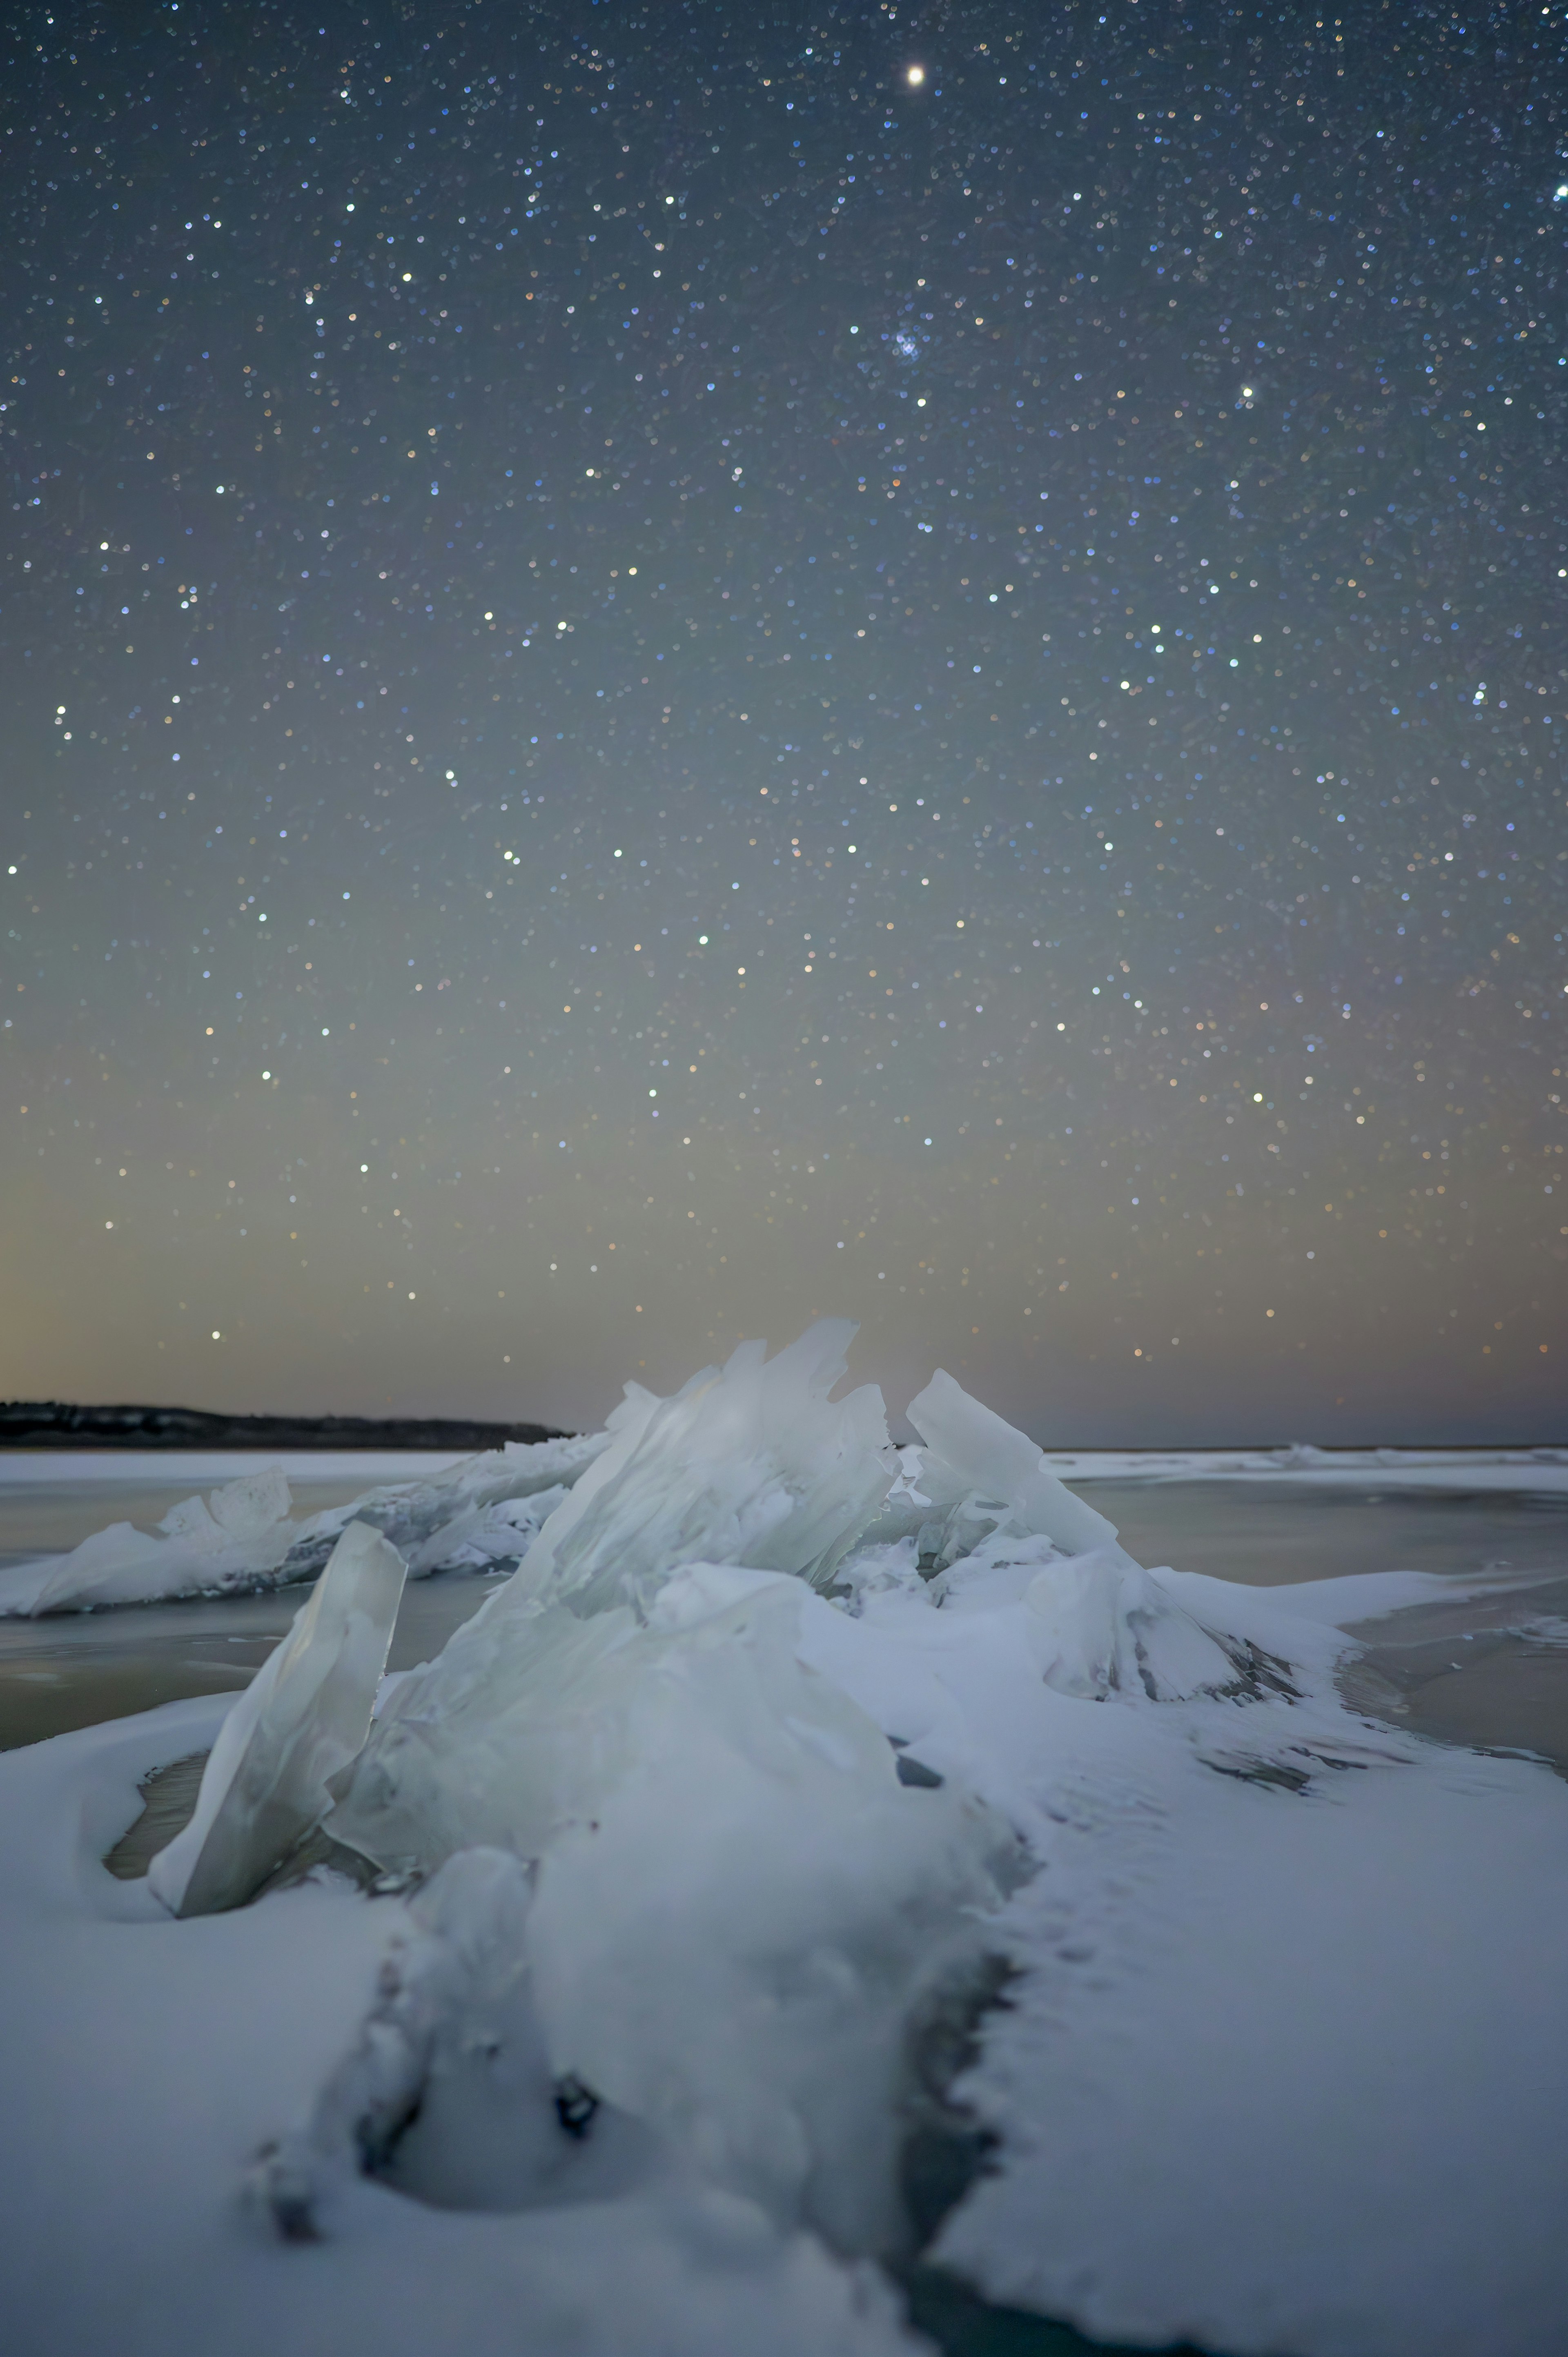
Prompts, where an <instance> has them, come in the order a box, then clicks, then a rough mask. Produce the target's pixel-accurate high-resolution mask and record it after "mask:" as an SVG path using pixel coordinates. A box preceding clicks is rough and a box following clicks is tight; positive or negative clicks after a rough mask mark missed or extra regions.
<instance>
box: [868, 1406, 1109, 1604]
mask: <svg viewBox="0 0 1568 2357" xmlns="http://www.w3.org/2000/svg"><path fill="white" fill-rule="evenodd" d="M909 1421H910V1423H911V1424H912V1425H913V1426H914V1427H915V1429H916V1431H917V1432H918V1434H919V1436H920V1437H921V1439H922V1440H924V1441H926V1442H927V1443H928V1444H929V1448H930V1449H931V1450H932V1452H933V1458H922V1463H921V1471H920V1487H921V1488H922V1489H923V1490H928V1491H930V1490H931V1485H932V1484H933V1483H937V1484H939V1485H941V1484H943V1482H944V1477H946V1479H945V1486H946V1489H947V1491H948V1493H949V1494H950V1492H951V1490H952V1488H953V1486H954V1481H953V1477H955V1476H956V1479H957V1482H958V1483H959V1484H961V1488H962V1491H963V1493H964V1496H963V1500H962V1501H961V1503H967V1504H971V1505H972V1509H978V1510H979V1511H980V1512H982V1513H987V1512H990V1510H991V1509H992V1508H993V1507H994V1508H997V1509H1000V1512H997V1513H995V1514H993V1516H992V1520H993V1523H994V1524H1004V1526H1005V1527H1006V1528H1007V1529H1009V1530H1015V1531H1019V1532H1037V1533H1038V1534H1040V1535H1041V1536H1042V1537H1045V1538H1048V1539H1049V1540H1051V1542H1052V1543H1053V1544H1054V1545H1056V1546H1057V1547H1058V1548H1059V1549H1060V1550H1061V1552H1062V1554H1064V1555H1088V1554H1090V1552H1091V1551H1094V1550H1096V1549H1101V1548H1108V1549H1110V1550H1111V1552H1112V1555H1114V1556H1115V1557H1116V1558H1117V1559H1119V1560H1120V1561H1121V1562H1122V1563H1123V1564H1127V1565H1131V1563H1132V1560H1133V1558H1132V1556H1131V1555H1126V1554H1124V1553H1123V1552H1122V1548H1121V1546H1120V1545H1119V1544H1118V1542H1117V1537H1116V1529H1115V1525H1114V1523H1108V1522H1107V1521H1106V1519H1105V1517H1104V1515H1103V1514H1097V1513H1096V1512H1095V1511H1094V1509H1093V1507H1092V1506H1086V1505H1085V1504H1084V1502H1083V1501H1082V1499H1081V1498H1075V1497H1074V1495H1073V1493H1072V1491H1070V1490H1069V1489H1068V1488H1067V1487H1066V1485H1065V1484H1064V1483H1063V1482H1060V1481H1058V1480H1057V1477H1056V1475H1055V1474H1054V1473H1052V1472H1049V1471H1048V1470H1047V1466H1046V1460H1045V1454H1044V1451H1043V1450H1041V1449H1039V1448H1036V1446H1035V1444H1034V1442H1033V1441H1032V1440H1030V1439H1029V1438H1028V1437H1027V1436H1026V1434H1024V1433H1022V1432H1017V1431H1015V1429H1014V1427H1013V1426H1012V1425H1010V1424H1006V1423H1004V1421H1003V1419H1002V1418H1001V1416H999V1415H996V1414H995V1413H994V1411H993V1409H991V1408H988V1407H983V1406H982V1405H981V1404H980V1402H979V1401H978V1400H976V1399H971V1398H970V1396H969V1394H968V1393H967V1392H966V1391H964V1390H963V1389H962V1388H961V1385H960V1384H958V1383H955V1382H954V1381H953V1379H952V1377H951V1375H950V1374H948V1373H947V1372H945V1371H944V1370H943V1369H942V1368H940V1367H939V1368H938V1369H937V1372H936V1373H935V1374H934V1375H933V1376H932V1377H931V1380H930V1382H929V1383H928V1384H927V1385H926V1388H925V1390H924V1391H923V1392H921V1393H920V1394H919V1396H918V1398H916V1399H912V1400H911V1401H910V1403H909ZM933 1494H934V1495H935V1496H936V1497H937V1498H939V1499H940V1495H941V1490H940V1487H939V1489H938V1490H937V1491H934V1492H933Z"/></svg>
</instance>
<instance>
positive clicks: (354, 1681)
mask: <svg viewBox="0 0 1568 2357" xmlns="http://www.w3.org/2000/svg"><path fill="white" fill-rule="evenodd" d="M402 1594H403V1557H402V1555H399V1553H398V1551H397V1549H396V1547H394V1546H393V1545H392V1544H390V1542H389V1541H388V1540H386V1539H384V1538H382V1537H381V1534H380V1533H379V1532H378V1531H373V1530H371V1528H370V1526H369V1525H368V1524H367V1523H349V1527H348V1529H347V1530H346V1531H345V1532H344V1534H343V1535H342V1537H341V1538H340V1539H339V1540H338V1544H337V1545H336V1546H335V1547H334V1548H333V1550H332V1555H331V1559H330V1561H329V1562H328V1566H327V1568H326V1570H325V1571H324V1572H323V1574H322V1576H321V1577H320V1579H319V1580H318V1581H317V1587H316V1591H315V1593H314V1595H313V1596H312V1597H311V1598H310V1601H309V1603H308V1604H306V1605H304V1606H302V1607H301V1609H300V1610H299V1611H298V1612H297V1613H296V1614H295V1622H294V1626H293V1628H292V1629H291V1630H290V1631H289V1633H288V1635H287V1636H286V1637H285V1639H284V1641H283V1642H282V1644H281V1645H279V1646H278V1647H277V1648H276V1649H275V1651H274V1652H272V1653H270V1654H269V1655H268V1657H267V1659H266V1661H265V1663H263V1666H262V1668H261V1669H260V1670H259V1671H258V1672H257V1674H256V1675H255V1677H254V1678H253V1679H252V1682H251V1684H250V1685H249V1686H248V1687H247V1688H246V1689H245V1692H244V1693H243V1694H242V1695H241V1697H240V1699H239V1701H238V1702H237V1703H236V1704H235V1706H234V1707H233V1709H232V1710H231V1712H230V1714H229V1717H227V1719H225V1721H224V1723H223V1731H222V1733H221V1734H220V1737H219V1738H218V1740H217V1742H216V1744H214V1746H213V1749H212V1756H211V1758H210V1759H209V1760H208V1763H207V1770H206V1773H205V1774H204V1775H203V1777H202V1780H201V1790H200V1792H199V1796H198V1799H197V1803H196V1814H195V1815H194V1816H193V1817H192V1819H191V1821H190V1823H189V1824H188V1825H187V1826H186V1828H185V1830H184V1832H183V1833H181V1834H178V1835H176V1837H175V1839H174V1840H173V1841H172V1842H171V1843H170V1844H169V1846H168V1847H167V1848H166V1849H164V1850H160V1851H159V1853H158V1855H157V1857H155V1858H154V1860H153V1863H152V1867H151V1870H150V1872H149V1874H148V1877H147V1880H148V1883H149V1886H150V1887H151V1889H153V1891H154V1892H155V1893H156V1896H157V1897H158V1898H159V1899H161V1900H163V1902H164V1905H165V1906H166V1908H168V1910H169V1911H170V1913H171V1914H175V1915H208V1914H211V1913H213V1912H214V1911H215V1910H218V1909H220V1908H224V1907H237V1906H239V1905H241V1904H242V1901H243V1900H246V1899H248V1898H249V1897H250V1895H251V1893H252V1890H254V1889H255V1888H256V1885H257V1884H258V1883H259V1882H260V1881H261V1880H262V1879H263V1877H264V1876H266V1875H267V1874H269V1873H270V1872H271V1870H272V1868H273V1867H274V1866H276V1865H277V1863H278V1861H279V1860H280V1859H281V1858H282V1857H285V1856H286V1854H287V1853H288V1851H289V1850H290V1849H292V1848H293V1846H295V1843H296V1842H297V1841H298V1840H299V1839H300V1838H301V1836H302V1835H306V1834H307V1833H309V1832H310V1831H311V1830H312V1829H313V1828H314V1827H315V1826H316V1825H317V1824H319V1823H320V1822H321V1819H322V1818H323V1817H324V1816H325V1815H326V1813H327V1812H328V1809H329V1808H330V1806H331V1804H332V1795H331V1792H330V1790H329V1789H328V1788H329V1785H330V1781H331V1779H332V1778H333V1777H334V1776H335V1775H337V1774H338V1771H339V1770H342V1769H344V1768H346V1767H347V1766H348V1764H349V1761H350V1760H352V1759H353V1758H354V1756H355V1754H356V1753H357V1752H358V1750H359V1749H360V1745H361V1744H362V1743H363V1742H364V1739H365V1733H366V1729H367V1728H368V1727H369V1726H370V1723H371V1709H372V1707H373V1706H374V1703H375V1698H376V1688H377V1686H378V1685H379V1684H380V1683H381V1674H382V1672H383V1671H384V1670H385V1668H386V1663H387V1649H388V1647H389V1646H390V1645H391V1643H392V1624H393V1622H394V1621H395V1620H396V1619H397V1608H398V1599H399V1598H400V1597H401V1596H402Z"/></svg>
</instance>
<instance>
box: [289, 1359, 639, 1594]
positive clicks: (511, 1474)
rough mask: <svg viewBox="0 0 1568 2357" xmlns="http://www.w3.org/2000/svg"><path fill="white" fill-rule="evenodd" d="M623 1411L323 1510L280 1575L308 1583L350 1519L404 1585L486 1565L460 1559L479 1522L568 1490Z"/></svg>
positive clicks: (519, 1548)
mask: <svg viewBox="0 0 1568 2357" xmlns="http://www.w3.org/2000/svg"><path fill="white" fill-rule="evenodd" d="M635 1389H637V1386H636V1385H634V1384H628V1392H629V1391H633V1390H635ZM643 1396H644V1397H646V1396H647V1394H643ZM626 1412H627V1411H626V1406H625V1405H624V1403H623V1405H622V1406H620V1407H619V1408H618V1409H617V1410H616V1412H615V1414H614V1415H612V1416H611V1417H610V1418H609V1420H608V1423H607V1426H606V1428H605V1430H604V1431H603V1432H587V1433H568V1434H566V1435H564V1437H562V1438H560V1439H558V1440H534V1441H521V1440H509V1441H508V1442H507V1443H506V1445H505V1446H504V1448H486V1449H483V1450H481V1451H480V1453H479V1455H478V1456H477V1457H466V1458H464V1459H463V1461H462V1462H461V1464H458V1465H449V1466H448V1467H447V1468H446V1471H445V1472H444V1473H437V1474H434V1475H433V1476H432V1477H431V1479H430V1480H427V1481H395V1482H391V1483H387V1484H385V1485H383V1486H382V1487H381V1488H380V1489H375V1490H368V1491H366V1492H365V1494H364V1496H363V1497H360V1498H356V1499H355V1500H354V1501H353V1503H352V1504H351V1505H348V1506H334V1507H330V1508H328V1511H327V1512H325V1513H322V1514H317V1515H316V1516H315V1517H314V1518H313V1519H312V1520H311V1521H310V1522H308V1523H306V1524H305V1525H304V1526H303V1528H302V1529H301V1531H300V1533H299V1534H298V1537H297V1539H296V1541H295V1545H294V1547H293V1549H292V1550H291V1552H290V1555H289V1558H288V1562H287V1564H286V1566H285V1577H288V1578H291V1579H308V1578H309V1577H312V1575H313V1574H314V1573H315V1572H316V1571H317V1570H318V1569H319V1567H320V1566H321V1565H322V1564H323V1563H325V1562H326V1560H327V1557H328V1555H330V1554H331V1552H332V1546H333V1543H334V1541H335V1540H336V1538H337V1536H338V1532H339V1531H341V1530H342V1529H343V1528H344V1527H345V1526H346V1524H347V1523H349V1522H350V1521H354V1522H363V1523H371V1524H372V1525H373V1527H374V1528H375V1529H377V1530H378V1531H380V1532H381V1533H382V1534H383V1535H384V1536H385V1537H387V1538H389V1539H391V1541H392V1544H393V1546H395V1547H397V1548H399V1549H400V1550H401V1551H402V1553H403V1555H406V1556H407V1558H408V1564H409V1575H408V1576H409V1577H410V1578H411V1579H423V1578H424V1577H426V1576H427V1575H428V1574H429V1573H431V1572H434V1571H444V1570H446V1569H447V1568H448V1567H449V1566H451V1567H465V1566H471V1564H472V1563H473V1562H475V1561H493V1560H495V1559H496V1557H495V1556H494V1555H481V1556H469V1555H465V1553H464V1550H465V1548H466V1546H467V1543H468V1540H469V1538H470V1537H471V1536H472V1534H473V1533H474V1532H475V1531H476V1530H477V1529H478V1526H479V1523H480V1521H481V1518H482V1517H484V1516H485V1515H487V1514H488V1513H489V1512H490V1510H491V1509H493V1508H496V1507H499V1506H501V1505H503V1504H506V1503H509V1502H510V1503H518V1502H521V1501H522V1500H524V1499H530V1498H535V1497H538V1496H539V1495H540V1494H541V1493H542V1492H544V1491H550V1490H553V1489H562V1490H569V1489H570V1488H571V1487H572V1485H573V1483H574V1482H575V1481H576V1480H579V1479H580V1477H581V1476H582V1474H583V1473H584V1472H585V1469H587V1467H588V1466H590V1465H591V1464H592V1463H593V1461H594V1459H595V1458H596V1457H598V1456H601V1455H602V1454H603V1452H604V1451H605V1450H606V1449H607V1448H608V1447H609V1445H610V1442H611V1440H612V1439H613V1438H614V1437H615V1433H616V1430H617V1428H618V1419H620V1418H621V1417H623V1416H624V1415H625V1414H626ZM538 1519H542V1518H535V1527H537V1520H538ZM528 1535H529V1536H532V1533H530V1534H528ZM525 1544H526V1540H524V1541H520V1543H519V1544H517V1545H516V1546H514V1547H511V1548H510V1550H509V1552H510V1554H511V1555H521V1554H522V1553H523V1552H524V1546H525ZM502 1559H504V1557H503V1558H502Z"/></svg>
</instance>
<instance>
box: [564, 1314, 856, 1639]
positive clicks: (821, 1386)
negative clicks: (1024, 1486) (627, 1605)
mask: <svg viewBox="0 0 1568 2357" xmlns="http://www.w3.org/2000/svg"><path fill="white" fill-rule="evenodd" d="M854 1332H855V1328H854V1322H853V1321H852V1320H851V1319H849V1318H822V1319H820V1320H819V1321H818V1323H817V1324H816V1325H815V1326H813V1327H811V1329H809V1330H808V1331H807V1332H806V1333H804V1334H802V1335H801V1337H800V1340H799V1341H797V1342H792V1343H791V1344H790V1345H789V1349H788V1350H784V1351H779V1354H778V1356H777V1357H776V1358H774V1359H771V1360H765V1358H764V1352H765V1351H766V1350H767V1344H766V1343H764V1342H743V1343H741V1344H740V1345H739V1347H738V1348H737V1349H736V1351H733V1352H732V1353H731V1355H730V1358H729V1360H728V1361H727V1362H726V1364H725V1366H724V1368H723V1369H722V1370H719V1369H715V1368H712V1367H705V1368H703V1371H702V1372H701V1373H700V1374H697V1375H693V1378H692V1380H691V1381H690V1383H686V1384H685V1385H684V1386H683V1387H682V1390H680V1391H679V1392H677V1393H676V1394H675V1395H674V1397H673V1398H672V1399H666V1400H655V1399H653V1398H651V1397H650V1394H646V1393H644V1394H641V1395H640V1396H639V1398H638V1399H637V1400H636V1401H635V1402H633V1401H631V1400H630V1399H628V1403H627V1407H626V1408H625V1409H623V1410H621V1411H619V1413H620V1414H622V1415H625V1416H626V1422H625V1424H624V1426H623V1427H622V1429H621V1430H620V1431H619V1432H618V1434H617V1436H616V1437H615V1439H614V1441H613V1442H612V1444H611V1446H610V1447H609V1448H607V1450H606V1452H605V1454H604V1455H603V1456H602V1457H601V1458H599V1459H598V1462H597V1463H596V1465H594V1466H593V1467H592V1468H591V1469H590V1470H589V1471H588V1473H587V1474H586V1475H585V1477H584V1479H583V1480H581V1481H580V1482H579V1483H578V1485H577V1487H576V1489H575V1491H573V1493H572V1495H571V1497H570V1498H568V1499H567V1501H566V1502H565V1504H564V1505H563V1506H561V1507H559V1508H557V1510H556V1512H554V1513H553V1515H552V1516H551V1518H550V1520H549V1521H548V1522H547V1523H546V1524H545V1525H544V1528H543V1530H542V1532H541V1533H540V1535H539V1539H538V1541H537V1543H536V1544H535V1545H534V1547H533V1549H532V1552H531V1554H530V1556H529V1560H528V1563H527V1565H526V1566H525V1567H524V1569H523V1570H522V1572H521V1573H520V1575H519V1579H518V1583H517V1589H518V1598H519V1600H520V1601H521V1599H522V1598H523V1597H524V1596H527V1597H530V1598H539V1599H540V1600H546V1599H552V1598H556V1597H559V1598H562V1599H563V1600H564V1601H568V1602H570V1604H571V1607H572V1609H573V1610H574V1611H575V1612H578V1613H589V1612H597V1611H603V1610H605V1609H607V1607H609V1606H611V1605H614V1604H618V1603H620V1602H621V1601H623V1600H624V1599H627V1598H646V1597H647V1596H648V1595H650V1594H651V1593H652V1592H653V1591H654V1589H656V1588H657V1587H658V1585H659V1583H660V1581H661V1580H662V1579H664V1578H666V1577H668V1575H669V1573H670V1572H671V1570H672V1569H673V1568H674V1567H675V1566H677V1565H678V1564H682V1563H692V1562H693V1561H698V1560H706V1561H709V1562H716V1563H736V1564H746V1565H749V1566H753V1567H754V1568H755V1569H757V1570H759V1571H789V1572H795V1573H797V1574H799V1575H800V1577H802V1578H805V1579H808V1580H810V1581H811V1583H812V1584H813V1586H817V1587H825V1586H826V1585H827V1584H828V1583H829V1582H830V1581H831V1580H832V1575H833V1572H834V1570H835V1568H836V1567H837V1566H838V1564H839V1562H840V1561H841V1560H842V1558H843V1555H845V1554H847V1552H848V1550H849V1549H850V1547H851V1546H853V1545H854V1542H855V1540H856V1539H857V1538H858V1537H859V1535H860V1534H861V1532H862V1531H863V1530H864V1529H865V1525H866V1523H868V1522H869V1521H870V1520H871V1518H872V1516H873V1515H874V1514H875V1512H876V1511H877V1509H878V1507H879V1506H880V1505H881V1503H882V1501H883V1500H884V1498H885V1497H886V1494H887V1491H888V1490H889V1488H890V1487H891V1485H892V1482H893V1480H894V1478H895V1476H896V1475H897V1471H898V1463H897V1456H896V1454H895V1452H894V1450H893V1448H892V1447H891V1446H890V1444H889V1442H888V1438H887V1424H886V1415H885V1413H884V1409H883V1405H882V1394H881V1393H880V1392H879V1391H878V1390H877V1389H876V1387H875V1384H867V1385H865V1387H864V1388H863V1389H862V1390H860V1391H856V1392H852V1393H851V1394H850V1395H849V1397H848V1398H847V1399H845V1400H843V1401H836V1402H831V1401H830V1400H829V1398H828V1394H829V1392H830V1391H831V1390H832V1386H833V1385H834V1384H835V1383H837V1382H838V1380H839V1378H840V1376H841V1375H842V1374H843V1372H844V1352H845V1351H846V1349H847V1347H848V1345H849V1343H850V1341H851V1340H853V1338H854Z"/></svg>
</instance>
